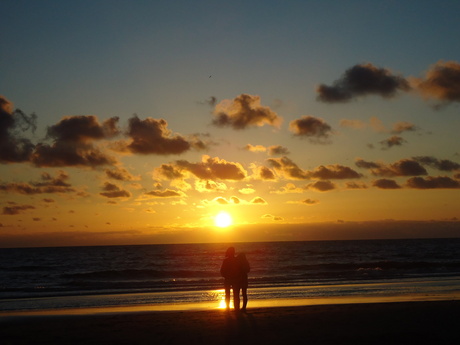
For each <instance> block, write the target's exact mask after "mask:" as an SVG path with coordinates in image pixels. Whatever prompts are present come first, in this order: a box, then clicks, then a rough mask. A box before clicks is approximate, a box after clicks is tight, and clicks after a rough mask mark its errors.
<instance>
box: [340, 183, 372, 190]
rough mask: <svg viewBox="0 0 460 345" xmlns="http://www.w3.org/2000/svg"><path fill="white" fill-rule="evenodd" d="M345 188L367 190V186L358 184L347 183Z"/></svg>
mask: <svg viewBox="0 0 460 345" xmlns="http://www.w3.org/2000/svg"><path fill="white" fill-rule="evenodd" d="M345 187H346V188H347V189H367V185H366V184H364V183H356V182H346V183H345Z"/></svg>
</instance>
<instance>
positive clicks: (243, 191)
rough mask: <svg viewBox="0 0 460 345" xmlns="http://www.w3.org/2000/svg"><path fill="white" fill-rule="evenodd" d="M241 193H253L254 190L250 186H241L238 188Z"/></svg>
mask: <svg viewBox="0 0 460 345" xmlns="http://www.w3.org/2000/svg"><path fill="white" fill-rule="evenodd" d="M238 192H240V193H241V194H254V193H255V192H256V190H255V189H254V188H252V187H249V186H247V187H246V188H241V189H239V190H238Z"/></svg>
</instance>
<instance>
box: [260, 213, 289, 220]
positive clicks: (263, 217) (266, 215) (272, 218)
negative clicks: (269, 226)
mask: <svg viewBox="0 0 460 345" xmlns="http://www.w3.org/2000/svg"><path fill="white" fill-rule="evenodd" d="M260 218H262V219H271V220H275V221H282V220H284V218H283V217H279V216H274V215H272V214H268V213H267V214H264V215H263V216H262V217H260Z"/></svg>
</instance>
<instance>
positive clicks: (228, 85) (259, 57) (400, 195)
mask: <svg viewBox="0 0 460 345" xmlns="http://www.w3.org/2000/svg"><path fill="white" fill-rule="evenodd" d="M2 7H3V9H4V10H3V11H2V12H3V15H2V21H1V23H0V30H1V32H2V34H1V37H2V48H1V49H0V63H1V66H2V68H1V69H0V95H2V96H3V98H4V99H6V100H7V101H8V102H10V103H11V104H13V108H14V109H20V110H21V111H23V112H24V113H25V114H31V113H35V114H36V115H37V121H36V124H37V130H36V131H35V133H31V131H28V133H27V134H24V135H27V137H28V138H29V139H30V140H31V142H32V143H33V144H34V145H37V144H38V143H40V142H45V141H46V140H47V143H48V144H49V145H52V140H53V139H52V138H50V137H48V138H47V139H46V138H45V137H46V134H47V128H48V127H49V126H53V125H56V124H58V123H60V121H61V119H62V118H63V117H64V116H68V117H74V116H95V117H96V119H97V121H99V123H102V122H103V121H104V120H106V119H109V118H112V117H118V118H119V120H118V127H119V130H118V132H119V134H120V135H122V134H123V133H124V134H126V132H127V131H128V127H129V125H128V122H129V119H130V118H132V117H133V114H136V115H137V116H138V118H139V119H141V120H145V119H147V118H152V119H156V120H159V119H163V120H164V121H166V123H167V128H168V130H169V131H170V133H169V134H167V135H169V136H170V137H173V136H175V135H176V136H177V135H179V136H181V137H184V138H187V140H190V142H191V140H192V139H190V138H191V137H192V136H195V138H200V139H201V140H202V141H203V142H206V144H207V145H206V149H204V150H195V149H190V150H186V151H184V152H182V153H180V154H171V153H168V154H164V153H162V154H158V153H152V152H151V153H149V154H139V152H137V153H133V152H130V153H129V154H128V153H126V152H120V151H118V152H117V153H114V151H113V147H111V146H110V142H109V141H107V142H98V143H97V145H98V148H99V149H100V150H104V152H106V151H105V150H107V152H109V151H110V150H112V151H110V152H112V156H113V157H115V156H116V159H115V160H116V162H115V161H114V162H112V165H113V166H114V167H116V168H117V169H121V168H123V169H126V170H127V171H129V172H130V173H131V174H132V175H133V176H137V179H136V180H135V182H134V181H133V180H131V181H130V182H129V183H131V184H129V183H128V181H121V180H118V182H117V183H118V184H117V188H119V190H123V191H126V192H127V193H125V196H124V197H120V198H116V197H110V198H104V197H103V196H101V192H102V191H101V188H105V187H101V186H103V185H104V183H106V182H107V181H108V180H107V178H108V177H107V176H106V175H104V171H105V170H104V169H108V168H110V167H108V166H104V165H99V166H97V167H96V166H83V165H79V166H76V165H71V164H67V163H65V164H64V163H60V164H57V163H52V164H51V163H46V164H44V163H40V164H37V163H30V162H28V161H21V162H11V161H7V160H6V159H4V160H3V162H2V164H0V172H1V178H0V183H1V184H2V185H3V190H4V191H3V192H2V193H1V194H0V207H2V208H4V207H10V205H17V206H21V205H29V206H33V207H35V208H29V209H27V208H25V209H24V212H23V211H22V209H21V211H18V212H17V213H15V214H12V215H11V214H7V213H8V212H5V211H4V212H3V215H0V217H1V218H0V219H1V220H0V224H1V225H2V229H3V230H4V233H6V234H7V235H8V236H10V237H8V238H9V239H10V238H15V236H16V235H15V234H17V233H18V231H19V230H18V229H21V230H20V231H22V233H26V234H30V236H31V238H32V237H33V236H37V235H36V232H37V231H38V230H37V228H39V229H40V231H41V233H44V234H46V236H51V235H50V234H52V233H54V232H55V231H58V230H57V229H68V228H69V227H70V228H71V231H75V229H84V231H86V232H88V234H90V233H91V234H96V233H97V234H100V233H107V236H106V237H103V238H102V239H101V238H99V237H98V241H99V242H98V243H111V242H110V236H111V235H109V232H110V233H113V232H114V231H115V234H116V231H122V230H123V231H125V230H127V229H130V231H133V235H132V236H133V237H134V238H135V237H136V235H134V232H136V231H137V232H136V233H137V234H138V235H139V239H140V240H139V241H141V238H142V241H144V239H143V238H144V237H142V236H150V235H151V236H152V237H149V239H150V240H151V241H153V242H154V241H155V239H154V238H155V234H157V233H158V232H159V231H160V230H158V227H160V228H161V229H169V228H178V227H179V228H186V229H197V228H200V229H201V228H207V227H209V224H210V223H209V219H211V218H212V214H214V213H215V212H217V207H211V206H210V205H211V204H212V203H213V202H214V203H215V200H216V199H218V198H219V197H220V198H224V199H225V200H226V201H228V204H225V205H224V204H219V205H218V206H219V207H224V208H228V209H230V207H233V209H232V210H231V211H232V212H233V217H234V218H235V224H244V225H251V224H254V225H260V224H261V223H264V222H266V221H271V222H272V223H274V225H276V224H309V223H311V222H336V221H337V220H341V221H342V220H345V221H360V220H372V221H381V220H383V219H397V220H417V221H427V220H431V219H435V220H437V221H445V220H446V219H454V218H456V217H459V216H460V215H459V214H458V209H459V208H458V206H459V197H458V189H457V184H458V178H457V177H456V176H457V175H456V174H458V169H455V164H458V162H460V157H459V155H460V147H459V144H458V139H457V133H458V128H460V120H459V116H458V112H459V105H458V102H459V99H460V97H458V94H459V91H458V89H459V87H460V85H459V82H458V79H457V81H456V84H455V82H454V83H453V84H452V85H451V88H452V90H453V94H454V96H453V97H451V98H449V99H447V98H446V97H447V96H445V95H446V94H444V96H439V94H436V92H435V91H433V89H427V88H426V89H425V90H428V91H425V93H423V92H422V91H421V90H422V88H421V87H418V86H417V87H414V85H420V84H417V82H416V80H417V78H418V82H419V83H420V81H421V80H425V79H426V76H427V75H426V73H427V71H429V70H433V68H434V67H433V66H437V67H440V66H445V65H442V64H443V63H445V62H451V65H449V68H446V70H447V69H448V70H449V71H451V72H452V76H453V77H452V79H451V80H454V81H455V75H456V74H455V73H459V72H458V70H457V67H458V65H459V64H460V46H459V44H458V32H460V22H459V21H458V13H459V10H460V3H457V2H455V1H403V2H400V1H382V2H369V1H231V2H230V1H225V2H224V1H194V2H190V1H130V2H128V1H75V2H62V1H39V2H38V1H9V0H4V1H3V2H2ZM366 64H368V65H366ZM354 66H372V68H373V70H374V71H377V70H378V69H380V71H386V72H385V73H387V75H389V76H391V78H393V77H395V78H396V77H398V76H399V77H401V78H402V79H403V80H404V83H406V82H407V85H409V84H410V85H411V90H408V89H404V85H405V84H404V85H402V86H401V87H400V88H399V89H395V90H393V91H394V92H393V93H392V94H391V95H387V96H386V97H385V96H382V95H383V93H381V92H380V91H378V92H373V91H369V92H368V91H365V92H364V93H361V94H353V96H352V97H351V98H350V99H349V100H348V101H334V102H325V101H321V100H320V99H319V96H320V94H319V92H318V91H317V88H318V86H319V85H325V86H328V87H333V86H334V85H338V84H337V83H339V82H340V80H342V82H343V80H344V76H345V75H346V73H347V71H349V70H351V69H352V68H353V67H354ZM446 66H447V65H446ZM372 68H371V67H369V70H370V69H372ZM456 71H457V72H456ZM424 78H425V79H424ZM457 78H458V74H457ZM334 83H336V84H334ZM343 85H344V84H343ZM240 95H249V96H251V100H253V99H255V98H254V97H258V100H259V102H260V106H261V107H263V109H265V110H264V111H266V110H267V109H268V110H270V111H271V112H274V113H276V116H277V117H278V118H279V119H282V122H281V124H280V125H279V126H274V125H271V124H268V123H265V124H262V123H259V125H248V126H247V127H245V128H243V129H235V128H232V126H231V125H229V124H228V123H227V126H220V127H219V126H216V125H215V124H213V120H215V119H216V116H217V113H218V111H217V109H218V107H219V104H220V105H221V108H222V104H227V105H228V104H230V103H231V102H234V101H235V100H236V99H237V98H238V97H239V96H240ZM212 99H214V100H215V101H214V102H210V100H212ZM221 102H223V103H221ZM225 102H226V103H225ZM251 102H252V101H251ZM221 108H219V109H221ZM227 110H228V109H227ZM305 116H309V117H312V118H314V119H320V121H322V123H323V124H327V126H329V129H328V130H326V132H327V133H326V134H325V135H324V136H322V137H321V136H314V137H313V138H312V137H311V136H309V135H308V134H307V135H305V133H303V134H300V135H296V133H295V132H294V131H293V130H292V129H290V128H291V127H290V124H291V123H292V122H293V121H296V120H298V119H301V118H303V117H305ZM403 123H405V124H406V125H408V126H409V127H406V129H405V130H400V131H398V130H396V129H395V128H396V127H395V126H398V124H399V126H401V124H403ZM143 124H144V125H145V124H146V123H143ZM323 129H324V128H323ZM124 134H123V135H124ZM316 134H318V133H316ZM165 135H166V134H165ZM394 136H396V137H397V138H396V139H393V141H391V142H390V141H389V139H390V138H391V137H394ZM398 138H399V139H398ZM54 140H56V138H54ZM120 140H121V139H120ZM93 144H94V145H96V142H94V143H92V145H93ZM112 144H113V142H112ZM248 144H250V145H252V147H255V146H256V145H261V147H263V148H265V151H261V149H260V150H259V151H257V152H254V149H253V150H252V151H251V150H249V149H248V146H247V145H248ZM270 146H281V147H283V148H284V149H285V152H284V153H283V154H279V155H272V156H270V155H269V153H270V152H269V150H268V148H269V147H270ZM245 148H246V149H245ZM204 155H207V156H209V157H217V158H219V159H220V160H223V161H225V162H231V163H234V164H237V163H238V164H240V166H241V167H242V168H243V169H244V170H245V171H246V172H247V175H246V176H245V178H244V179H243V180H238V181H237V182H235V181H233V180H232V181H229V180H228V179H225V178H215V179H214V180H213V183H216V184H219V183H220V184H222V186H224V185H225V188H224V187H222V188H224V189H219V188H217V189H215V190H213V192H209V191H207V192H206V193H201V192H200V189H199V188H197V187H196V185H197V184H199V183H205V182H206V181H204V180H203V179H202V178H201V179H200V177H197V176H196V175H194V176H192V177H189V178H188V179H184V180H185V181H186V182H187V184H189V185H190V186H191V187H184V186H185V185H180V184H179V182H178V181H174V180H171V181H169V180H164V179H159V178H158V169H159V168H160V167H161V166H162V164H170V165H171V166H173V165H174V164H176V163H175V162H177V161H178V160H185V161H187V162H189V163H192V162H193V163H195V164H197V162H202V161H205V160H206V159H205V158H203V156H204ZM282 156H285V157H287V158H288V159H289V160H290V161H291V162H294V163H295V164H296V165H297V166H298V167H300V168H301V169H302V170H303V171H304V172H305V171H313V170H315V169H317V168H318V167H319V166H326V167H330V166H333V165H340V166H346V167H349V168H351V169H353V170H354V171H356V172H357V173H359V174H362V177H361V178H360V179H359V181H358V182H360V183H361V184H362V185H361V186H366V187H367V188H360V189H356V188H355V189H354V190H349V189H350V188H348V187H345V182H347V181H346V180H343V179H340V181H335V182H334V181H330V182H331V183H335V188H333V189H331V190H328V191H327V192H326V191H324V190H323V191H322V192H318V190H312V188H313V187H311V184H313V183H314V182H315V181H316V180H315V178H314V177H311V176H310V175H311V174H310V175H308V174H307V175H308V176H309V177H308V178H307V177H305V178H304V179H303V180H299V179H297V180H296V179H292V178H291V177H289V176H287V175H286V171H284V170H282V169H278V171H276V169H275V166H274V164H275V163H276V162H275V161H273V160H276V159H278V160H279V159H281V157H282ZM413 157H430V158H431V163H428V162H427V160H426V159H425V161H424V163H423V162H422V163H423V164H424V167H425V168H426V169H427V171H426V174H422V175H414V176H413V175H407V174H406V175H404V177H402V176H396V177H395V176H394V174H393V176H384V175H385V174H383V173H380V176H379V175H378V174H374V173H372V171H371V170H369V169H368V170H366V169H365V168H363V167H362V166H361V167H359V166H357V163H356V162H357V160H358V159H361V160H363V161H365V162H368V163H369V162H373V163H376V162H380V163H379V164H383V165H388V166H389V165H390V164H395V163H396V162H400V161H401V160H404V159H409V160H411V159H413ZM270 159H272V161H270ZM441 160H448V161H449V162H452V163H453V166H454V168H452V169H450V170H448V171H447V170H439V169H434V168H433V167H434V166H435V163H433V162H434V161H436V162H438V163H439V162H440V161H441ZM223 161H221V162H223ZM422 163H420V159H419V164H422ZM270 164H271V165H270ZM423 164H422V165H423ZM430 164H431V165H430ZM433 164H434V165H433ZM174 166H175V165H174ZM261 166H265V167H268V168H270V169H272V171H273V172H274V173H275V175H276V179H275V180H276V181H270V182H267V181H260V180H257V179H255V178H254V177H251V176H250V175H251V174H252V171H253V170H254V169H255V167H261ZM155 169H157V170H155ZM433 169H434V170H433ZM59 171H64V172H65V174H67V175H68V176H69V177H68V178H67V179H66V181H68V183H69V184H71V185H72V186H74V187H75V188H76V189H77V190H79V191H80V192H82V191H83V190H84V191H85V193H86V194H85V197H81V198H79V197H77V196H75V195H73V196H72V197H71V196H70V195H68V194H64V193H62V192H59V193H56V194H52V193H48V194H52V195H48V194H47V193H44V192H43V191H40V192H36V194H34V196H33V197H32V199H30V195H26V194H24V193H23V192H22V193H21V192H18V191H17V190H14V189H12V187H11V183H13V182H14V183H29V184H30V183H31V182H33V181H37V180H39V179H40V178H42V177H40V176H43V175H42V174H43V173H48V174H50V175H53V176H54V175H56V174H58V173H59ZM155 171H157V174H156V175H155ZM189 173H190V172H189ZM387 175H388V174H387ZM417 176H422V178H425V179H427V178H428V177H439V176H446V177H448V178H449V179H451V180H452V181H453V182H452V183H451V185H449V186H450V187H449V188H445V187H443V188H438V187H436V188H429V189H428V188H409V187H407V186H406V184H407V183H408V182H407V179H408V178H411V177H417ZM163 177H164V176H163ZM321 179H322V180H325V178H321ZM382 179H392V180H393V181H394V183H395V184H393V186H395V185H397V186H398V187H399V188H391V190H389V188H381V186H382V185H379V184H378V182H375V181H376V180H382ZM456 181H457V182H456ZM113 182H114V181H112V182H110V183H112V184H113ZM182 182H184V181H182ZM208 182H209V181H208ZM348 182H350V181H348ZM456 183H457V184H456ZM133 184H135V185H133ZM288 184H291V185H289V187H291V188H292V189H291V191H292V193H287V192H286V190H287V189H286V188H287V187H286V186H287V185H288ZM309 185H310V187H308V186H309ZM8 186H9V187H8ZM77 186H78V188H77ZM379 186H380V187H379ZM436 186H437V185H436ZM452 186H453V187H452ZM155 188H156V190H162V191H166V190H174V191H176V192H177V193H179V192H180V193H179V194H180V197H178V198H179V199H180V200H179V199H175V198H166V197H165V198H160V199H161V202H160V201H158V200H156V199H155V201H149V202H147V201H145V198H144V197H142V194H143V193H147V192H148V191H151V190H152V189H155ZM283 188H284V189H283ZM102 190H104V189H102ZM243 190H245V191H244V192H241V191H243ZM249 190H252V192H251V194H245V193H248V191H249ZM282 191H283V192H282ZM44 194H46V195H44ZM128 194H129V197H126V196H127V195H128ZM80 195H83V194H82V193H80ZM232 196H236V197H238V198H240V199H241V200H242V201H243V202H242V203H241V204H240V205H233V204H232V202H230V201H229V200H231V199H230V198H231V197H232ZM257 197H260V198H262V199H263V200H264V201H265V202H266V204H265V206H260V207H259V206H257V207H259V209H257V211H255V210H254V208H253V207H252V208H251V206H248V207H247V208H246V209H244V208H243V206H242V204H245V202H247V203H248V204H250V203H251V200H254V199H255V198H257ZM43 198H46V199H52V200H53V203H52V205H53V207H54V212H58V213H59V212H60V213H59V214H61V216H60V217H55V216H53V215H52V213H51V211H50V209H49V208H50V207H49V204H51V202H50V203H49V204H47V205H45V206H46V207H45V206H44V205H43V202H42V200H43ZM107 199H110V200H107ZM302 200H303V201H305V200H310V201H311V203H308V202H307V203H306V204H307V205H308V206H305V205H297V204H295V203H296V202H297V203H300V202H301V201H302ZM108 201H110V205H108V204H107V202H108ZM40 203H41V204H40ZM58 205H59V206H58ZM92 207H94V208H96V209H98V210H99V211H98V212H97V213H98V215H97V217H99V218H101V220H98V221H95V220H94V219H93V217H94V215H93V214H91V213H90V214H89V213H88V210H91V209H92ZM261 207H263V208H264V209H261ZM173 209H174V215H180V216H179V217H180V219H177V220H174V221H172V220H171V219H172V218H173V217H172V216H171V214H170V213H168V212H171V210H173ZM17 210H20V208H17ZM79 210H80V211H79ZM146 210H147V211H148V212H147V213H148V215H146ZM168 210H169V211H168ZM69 212H71V213H69ZM123 212H128V213H129V214H131V215H132V217H134V218H136V221H132V222H130V223H129V222H128V221H124V220H123V219H119V218H117V216H114V214H120V213H123ZM69 214H70V215H71V216H69ZM83 214H84V216H82V215H83ZM195 214H199V217H198V218H197V219H193V217H192V215H195ZM63 215H66V216H65V217H64V216H63ZM147 216H148V217H147ZM72 217H73V218H72ZM64 218H65V219H64ZM99 218H98V219H99ZM102 218H103V220H102ZM128 218H129V217H128ZM275 219H276V221H275ZM128 223H129V224H128ZM89 224H92V225H89ZM114 224H117V226H116V227H115V226H114ZM270 224H271V223H270ZM456 226H457V227H458V225H456ZM69 231H70V230H69ZM161 231H163V230H161ZM164 231H167V230H164ZM43 236H45V235H43ZM46 236H45V237H46ZM88 236H89V235H88ZM94 236H96V235H94ZM98 236H99V235H98ZM114 236H116V235H114ZM187 238H188V237H187V236H186V235H184V236H183V238H182V239H180V240H178V241H187ZM202 238H204V237H202ZM305 238H307V239H308V236H306V237H305ZM251 239H254V238H252V237H251ZM255 239H257V240H261V239H263V238H262V237H257V238H255Z"/></svg>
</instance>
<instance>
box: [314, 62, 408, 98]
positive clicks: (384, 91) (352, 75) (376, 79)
mask: <svg viewBox="0 0 460 345" xmlns="http://www.w3.org/2000/svg"><path fill="white" fill-rule="evenodd" d="M409 89H410V87H409V83H408V82H407V80H406V79H405V78H404V77H402V76H398V75H393V74H392V73H391V72H390V71H389V70H387V69H385V68H378V67H375V66H374V65H372V64H370V63H367V64H360V65H355V66H353V67H351V68H350V69H348V70H346V71H345V73H344V75H343V76H342V77H341V78H340V79H338V80H336V81H335V82H334V83H333V85H332V86H327V85H324V84H321V85H319V86H318V88H317V89H316V92H317V93H318V98H317V99H318V100H319V101H321V102H327V103H336V102H348V101H350V100H352V99H353V98H356V97H361V96H367V95H380V96H382V97H385V98H391V97H394V96H395V95H396V94H397V93H398V91H408V90H409Z"/></svg>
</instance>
